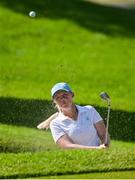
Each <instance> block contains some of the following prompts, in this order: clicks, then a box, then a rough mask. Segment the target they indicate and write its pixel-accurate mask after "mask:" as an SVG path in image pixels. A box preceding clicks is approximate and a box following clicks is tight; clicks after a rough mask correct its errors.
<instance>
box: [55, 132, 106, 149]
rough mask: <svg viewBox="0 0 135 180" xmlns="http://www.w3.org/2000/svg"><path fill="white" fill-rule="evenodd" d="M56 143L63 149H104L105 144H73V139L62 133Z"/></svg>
mask: <svg viewBox="0 0 135 180" xmlns="http://www.w3.org/2000/svg"><path fill="white" fill-rule="evenodd" d="M56 143H57V145H58V146H59V147H61V148H63V149H105V148H106V147H105V145H104V144H102V145H100V146H84V145H79V144H74V143H73V141H72V140H71V139H70V138H69V137H68V136H67V135H63V136H62V137H60V138H59V139H58V140H57V142H56Z"/></svg>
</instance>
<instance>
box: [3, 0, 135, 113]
mask: <svg viewBox="0 0 135 180" xmlns="http://www.w3.org/2000/svg"><path fill="white" fill-rule="evenodd" d="M0 4H1V6H0V22H1V27H2V28H1V30H0V33H1V42H0V59H1V61H0V67H1V68H0V74H1V77H0V84H1V87H0V96H4V97H7V96H8V97H19V98H32V99H33V98H34V99H35V98H36V99H50V88H51V87H52V85H53V84H54V83H56V82H58V81H66V82H68V83H69V84H70V85H71V87H72V88H73V90H74V91H75V93H76V98H75V100H76V101H77V102H79V103H92V104H100V105H101V106H105V105H104V103H102V102H101V100H100V99H99V97H98V95H99V93H100V92H101V91H107V92H108V93H109V94H110V96H111V97H112V100H113V103H112V107H113V108H114V109H117V108H119V109H123V110H130V111H134V109H135V103H134V96H135V91H134V90H135V78H134V77H135V60H134V59H135V52H134V49H135V39H134V30H135V22H134V18H135V13H134V11H133V10H131V11H129V10H123V9H119V8H112V7H104V6H100V5H97V4H94V3H90V2H86V1H81V0H68V1H67V2H66V3H65V1H63V0H58V1H53V3H51V1H43V0H40V1H38V2H33V1H32V0H29V2H28V1H26V0H24V1H14V2H13V3H12V4H10V1H9V0H1V2H0ZM31 9H35V11H37V17H36V18H35V19H31V18H30V17H28V12H29V10H31ZM112 14H113V15H112ZM7 19H8V23H7ZM129 92H130V93H129Z"/></svg>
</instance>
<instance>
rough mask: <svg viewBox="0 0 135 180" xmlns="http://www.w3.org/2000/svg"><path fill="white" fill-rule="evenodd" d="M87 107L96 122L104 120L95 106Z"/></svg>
mask: <svg viewBox="0 0 135 180" xmlns="http://www.w3.org/2000/svg"><path fill="white" fill-rule="evenodd" d="M87 108H88V109H89V112H90V116H91V118H92V121H93V123H94V124H96V123H97V122H99V121H102V120H103V118H102V117H101V116H100V114H99V113H98V112H97V111H96V109H95V108H94V107H93V106H87Z"/></svg>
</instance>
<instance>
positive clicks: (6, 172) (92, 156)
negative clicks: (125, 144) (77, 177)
mask: <svg viewBox="0 0 135 180" xmlns="http://www.w3.org/2000/svg"><path fill="white" fill-rule="evenodd" d="M134 148H135V147H134ZM125 150H126V151H125ZM101 157H102V158H101ZM134 157H135V151H132V150H130V149H129V148H127V149H121V151H120V150H119V149H118V150H117V149H110V150H101V151H98V150H97V151H92V150H89V151H81V150H72V151H71V150H70V151H68V150H59V151H50V152H47V151H46V152H44V153H19V154H12V153H10V154H5V153H1V154H0V160H1V168H0V178H3V177H5V178H25V177H36V176H38V177H40V176H45V175H62V174H76V173H88V172H105V171H116V170H117V171H118V170H132V169H135V163H134V161H135V159H134ZM97 162H98V163H97ZM105 162H106V163H105ZM69 167H70V168H69Z"/></svg>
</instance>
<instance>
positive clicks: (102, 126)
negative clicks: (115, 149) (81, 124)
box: [95, 121, 110, 147]
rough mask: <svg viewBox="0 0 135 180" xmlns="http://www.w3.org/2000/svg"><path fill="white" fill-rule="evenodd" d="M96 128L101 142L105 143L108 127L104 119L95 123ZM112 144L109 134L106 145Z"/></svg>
mask: <svg viewBox="0 0 135 180" xmlns="http://www.w3.org/2000/svg"><path fill="white" fill-rule="evenodd" d="M95 128H96V130H97V133H98V136H99V138H100V140H101V143H104V144H105V136H106V128H105V124H104V122H103V121H99V122H97V123H96V124H95ZM109 144H110V137H109V135H108V137H107V144H106V146H107V147H109Z"/></svg>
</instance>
